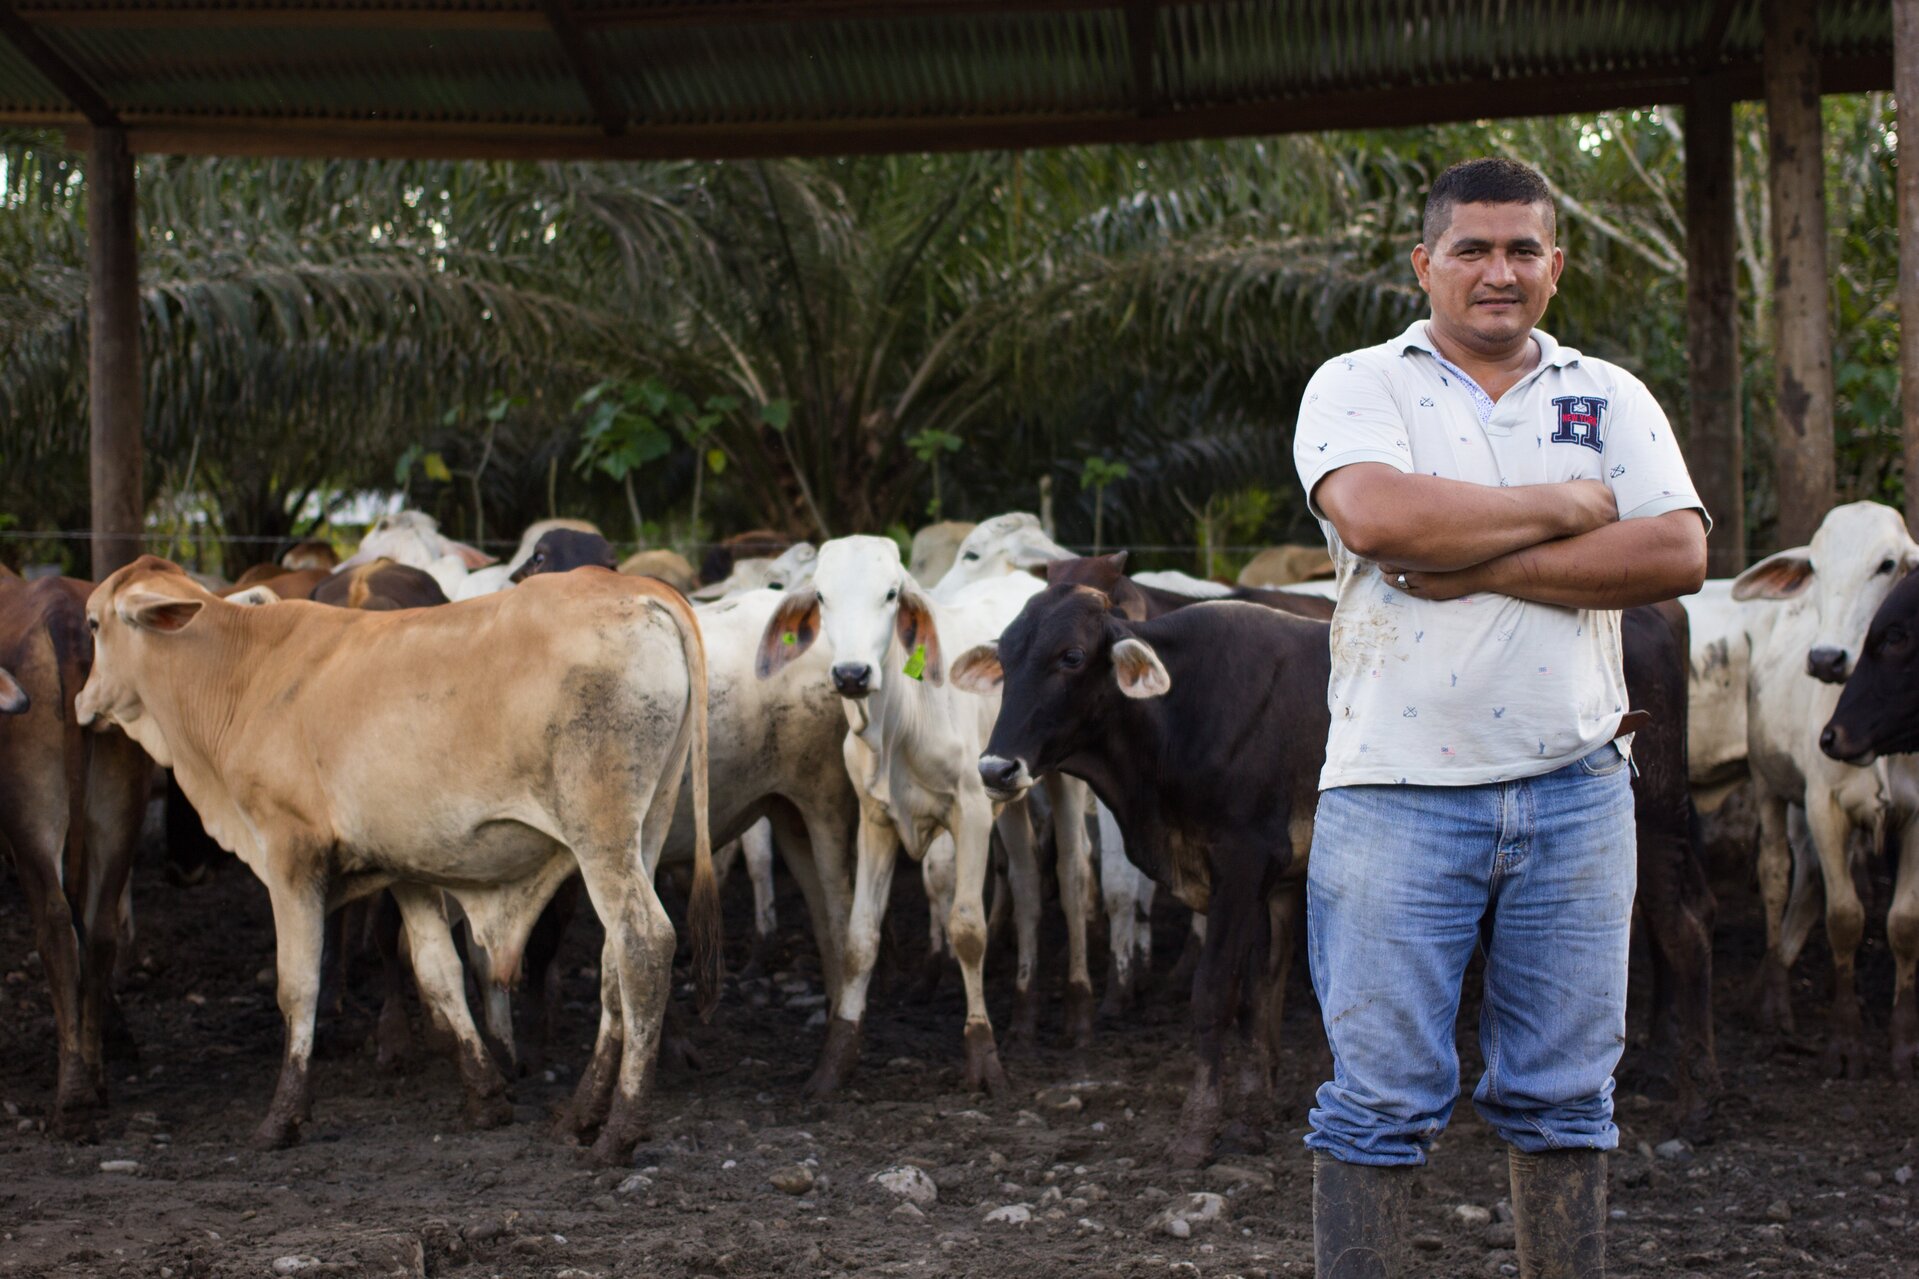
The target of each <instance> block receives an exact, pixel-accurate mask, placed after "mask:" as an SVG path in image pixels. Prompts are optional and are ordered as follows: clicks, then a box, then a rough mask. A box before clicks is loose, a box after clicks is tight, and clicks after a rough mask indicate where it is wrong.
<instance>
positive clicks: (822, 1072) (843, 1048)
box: [806, 1017, 860, 1097]
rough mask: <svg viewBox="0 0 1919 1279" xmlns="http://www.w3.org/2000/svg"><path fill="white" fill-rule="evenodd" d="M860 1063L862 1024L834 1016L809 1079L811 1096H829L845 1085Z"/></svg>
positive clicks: (807, 1092)
mask: <svg viewBox="0 0 1919 1279" xmlns="http://www.w3.org/2000/svg"><path fill="white" fill-rule="evenodd" d="M859 1063H860V1023H858V1022H856V1021H848V1020H846V1019H845V1018H844V1017H835V1018H833V1019H832V1020H831V1021H829V1022H828V1023H827V1026H826V1043H825V1044H823V1045H821V1047H820V1058H819V1062H818V1063H817V1064H816V1065H815V1066H814V1067H813V1074H812V1076H811V1077H810V1078H808V1079H807V1081H806V1095H807V1096H808V1097H830V1096H831V1095H832V1094H834V1093H836V1092H838V1091H839V1090H840V1089H841V1088H844V1087H845V1086H846V1081H847V1080H849V1079H851V1078H852V1077H853V1069H854V1067H856V1066H858V1065H859Z"/></svg>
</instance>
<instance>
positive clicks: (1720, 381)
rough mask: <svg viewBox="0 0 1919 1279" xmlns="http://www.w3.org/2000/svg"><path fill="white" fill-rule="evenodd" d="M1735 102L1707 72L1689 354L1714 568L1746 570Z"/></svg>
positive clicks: (1697, 472)
mask: <svg viewBox="0 0 1919 1279" xmlns="http://www.w3.org/2000/svg"><path fill="white" fill-rule="evenodd" d="M1736 199H1737V192H1736V190H1735V187H1734V166H1733V146H1732V98H1731V95H1730V94H1729V93H1728V92H1727V90H1726V85H1725V81H1724V78H1723V77H1720V76H1712V75H1706V76H1700V77H1699V78H1697V79H1695V80H1694V81H1693V91H1692V96H1691V97H1690V98H1689V99H1688V100H1687V103H1686V352H1687V357H1688V358H1687V363H1688V366H1689V367H1688V373H1689V386H1690V391H1691V400H1692V422H1691V429H1690V430H1689V431H1688V432H1687V439H1686V445H1687V448H1686V455H1687V460H1688V462H1689V463H1690V464H1691V469H1692V474H1693V480H1694V482H1695V483H1696V484H1697V485H1698V487H1699V497H1700V499H1701V500H1702V501H1703V502H1705V504H1706V510H1707V511H1708V512H1710V513H1711V515H1712V519H1713V527H1712V535H1711V536H1710V537H1709V538H1708V539H1707V544H1706V546H1707V550H1706V554H1707V565H1708V572H1710V573H1711V574H1712V576H1714V577H1733V576H1735V575H1737V574H1738V573H1739V571H1740V570H1741V569H1743V568H1745V566H1746V479H1745V458H1746V453H1745V441H1744V438H1743V436H1742V434H1741V431H1740V422H1739V305H1738V304H1739V291H1738V283H1737V274H1736V271H1737V266H1736V258H1735V254H1736V250H1737V246H1738V229H1737V227H1736V225H1735V221H1734V214H1733V210H1734V203H1735V200H1736Z"/></svg>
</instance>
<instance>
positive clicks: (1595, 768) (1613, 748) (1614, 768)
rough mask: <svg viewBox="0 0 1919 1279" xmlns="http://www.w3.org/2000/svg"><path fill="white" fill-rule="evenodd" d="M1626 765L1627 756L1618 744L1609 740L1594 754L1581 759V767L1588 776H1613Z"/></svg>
mask: <svg viewBox="0 0 1919 1279" xmlns="http://www.w3.org/2000/svg"><path fill="white" fill-rule="evenodd" d="M1625 766H1626V756H1625V755H1624V753H1622V752H1621V751H1620V749H1619V747H1618V745H1617V744H1615V743H1613V742H1607V743H1606V744H1605V745H1604V746H1601V747H1600V748H1599V749H1598V750H1596V751H1594V752H1593V753H1592V754H1590V755H1588V756H1586V758H1584V759H1582V760H1580V761H1579V767H1580V769H1581V770H1582V771H1583V772H1585V774H1586V775H1587V776H1588V777H1611V776H1612V775H1613V774H1614V773H1616V772H1618V771H1619V770H1620V769H1622V768H1624V767H1625Z"/></svg>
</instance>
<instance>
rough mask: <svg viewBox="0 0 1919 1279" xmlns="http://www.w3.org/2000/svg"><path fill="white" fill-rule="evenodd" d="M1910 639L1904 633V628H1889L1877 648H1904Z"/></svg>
mask: <svg viewBox="0 0 1919 1279" xmlns="http://www.w3.org/2000/svg"><path fill="white" fill-rule="evenodd" d="M1911 638H1912V637H1911V636H1910V635H1908V634H1907V633H1906V628H1905V627H1903V626H1889V627H1887V628H1886V636H1885V638H1884V639H1883V640H1881V641H1880V642H1879V646H1880V647H1881V648H1904V647H1905V646H1906V643H1907V641H1908V640H1910V639H1911Z"/></svg>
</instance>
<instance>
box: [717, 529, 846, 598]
mask: <svg viewBox="0 0 1919 1279" xmlns="http://www.w3.org/2000/svg"><path fill="white" fill-rule="evenodd" d="M818 559H819V551H817V550H816V549H814V546H813V544H812V543H811V542H795V543H793V545H791V546H789V547H787V548H786V549H785V550H784V551H782V552H780V554H779V555H778V557H776V558H774V559H764V558H759V559H744V560H734V561H733V571H732V572H731V573H729V574H728V575H727V576H726V577H724V578H722V579H721V580H720V581H717V582H714V583H712V584H710V585H708V586H702V587H700V589H698V590H697V591H694V592H693V598H694V599H696V600H723V599H729V598H731V597H732V596H735V595H740V594H743V593H744V592H746V591H757V590H761V589H769V590H775V591H790V590H792V589H793V588H795V587H796V586H799V585H800V584H801V583H802V582H808V581H811V580H812V578H813V565H814V562H815V561H817V560H818Z"/></svg>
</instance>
